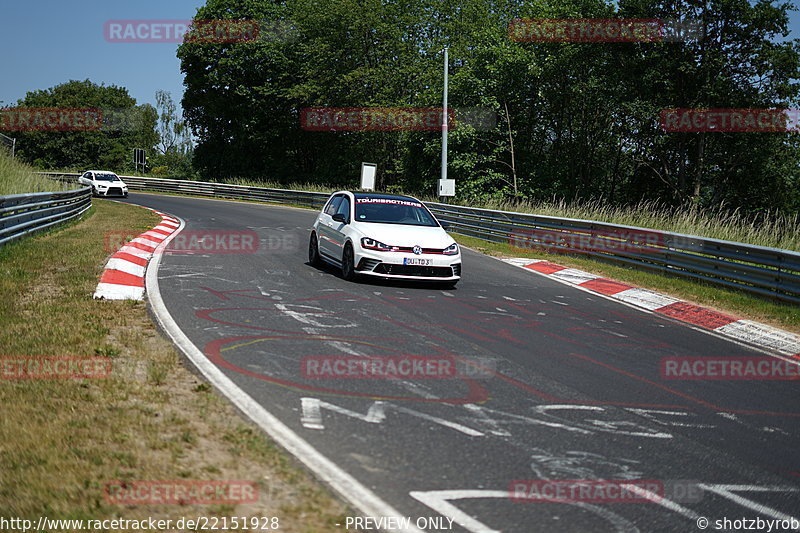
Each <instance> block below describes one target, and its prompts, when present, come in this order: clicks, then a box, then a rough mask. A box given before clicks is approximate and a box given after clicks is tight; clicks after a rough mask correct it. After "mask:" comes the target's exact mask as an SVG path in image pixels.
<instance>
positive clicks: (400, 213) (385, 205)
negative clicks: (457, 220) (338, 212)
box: [355, 198, 439, 226]
mask: <svg viewBox="0 0 800 533" xmlns="http://www.w3.org/2000/svg"><path fill="white" fill-rule="evenodd" d="M355 219H356V220H357V221H358V222H376V223H381V224H407V225H409V226H438V225H439V224H438V223H437V222H436V220H435V219H434V218H433V217H432V216H431V214H430V213H429V212H428V210H427V209H425V206H423V205H422V204H421V203H419V202H417V201H414V200H405V199H402V198H356V215H355Z"/></svg>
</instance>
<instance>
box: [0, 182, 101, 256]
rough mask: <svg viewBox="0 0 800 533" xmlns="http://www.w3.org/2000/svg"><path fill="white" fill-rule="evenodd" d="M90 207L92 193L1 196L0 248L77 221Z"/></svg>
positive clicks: (84, 190)
mask: <svg viewBox="0 0 800 533" xmlns="http://www.w3.org/2000/svg"><path fill="white" fill-rule="evenodd" d="M91 206H92V190H91V188H89V187H81V188H80V189H75V190H72V191H58V192H40V193H32V194H14V195H10V196H0V246H2V245H3V244H6V243H8V242H11V241H13V240H16V239H19V238H22V237H24V236H26V235H30V234H31V233H34V232H37V231H41V230H43V229H47V228H49V227H52V226H55V225H56V224H61V223H62V222H67V221H69V220H72V219H74V218H77V217H79V216H80V215H81V214H83V213H84V212H85V211H86V210H87V209H89V208H90V207H91Z"/></svg>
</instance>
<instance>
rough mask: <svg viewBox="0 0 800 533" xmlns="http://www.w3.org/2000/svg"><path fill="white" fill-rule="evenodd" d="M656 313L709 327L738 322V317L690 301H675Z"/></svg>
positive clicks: (715, 327) (714, 327)
mask: <svg viewBox="0 0 800 533" xmlns="http://www.w3.org/2000/svg"><path fill="white" fill-rule="evenodd" d="M655 312H656V313H661V314H662V315H667V316H670V317H673V318H677V319H679V320H682V321H683V322H688V323H690V324H694V325H695V326H702V327H704V328H707V329H717V328H719V327H722V326H725V325H727V324H730V323H731V322H736V321H737V320H738V319H736V318H734V317H732V316H728V315H725V314H722V313H718V312H717V311H712V310H711V309H706V308H705V307H700V306H697V305H693V304H690V303H688V302H675V303H672V304H669V305H665V306H664V307H660V308H658V309H656V310H655Z"/></svg>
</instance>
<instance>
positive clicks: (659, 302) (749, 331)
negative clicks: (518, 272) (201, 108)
mask: <svg viewBox="0 0 800 533" xmlns="http://www.w3.org/2000/svg"><path fill="white" fill-rule="evenodd" d="M503 261H504V262H506V263H510V264H512V265H515V266H518V267H520V268H524V269H527V270H532V271H534V272H538V273H539V274H543V275H545V276H547V277H551V278H554V279H557V280H559V281H562V282H565V283H568V284H570V285H576V286H578V287H581V288H583V289H586V290H589V291H591V292H595V293H598V294H602V295H604V296H607V297H609V298H611V299H614V300H619V301H621V302H625V303H627V304H630V305H633V306H635V307H641V308H643V309H646V310H648V311H652V312H654V313H659V314H662V315H666V316H669V317H672V318H674V319H677V320H680V321H681V322H686V323H688V324H691V325H693V326H699V327H700V328H703V329H707V330H710V331H713V332H715V333H719V334H721V335H724V336H726V337H731V338H733V339H736V340H738V341H743V342H746V343H748V344H753V345H755V346H758V347H760V348H764V349H767V350H772V351H775V352H778V353H780V354H782V355H788V356H790V357H794V358H796V359H800V336H798V335H795V334H794V333H789V332H788V331H783V330H782V329H778V328H774V327H772V326H767V325H766V324H760V323H758V322H753V321H752V320H741V319H738V318H736V317H733V316H730V315H726V314H723V313H720V312H718V311H714V310H712V309H707V308H705V307H700V306H698V305H694V304H692V303H689V302H685V301H682V300H678V299H677V298H673V297H671V296H667V295H665V294H660V293H657V292H654V291H651V290H647V289H640V288H638V287H633V286H631V285H626V284H625V283H620V282H618V281H614V280H612V279H607V278H603V277H601V276H596V275H594V274H590V273H588V272H584V271H582V270H578V269H575V268H568V267H565V266H562V265H558V264H556V263H551V262H549V261H545V260H543V259H524V258H514V259H503Z"/></svg>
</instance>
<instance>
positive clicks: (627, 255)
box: [45, 173, 800, 304]
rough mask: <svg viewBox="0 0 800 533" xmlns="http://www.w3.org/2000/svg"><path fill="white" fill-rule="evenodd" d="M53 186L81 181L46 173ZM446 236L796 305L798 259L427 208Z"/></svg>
mask: <svg viewBox="0 0 800 533" xmlns="http://www.w3.org/2000/svg"><path fill="white" fill-rule="evenodd" d="M45 174H47V175H49V176H51V177H53V178H56V179H67V180H69V179H77V176H78V174H57V173H45ZM120 177H121V178H122V179H123V180H124V181H125V183H127V184H128V188H129V189H131V190H149V191H156V192H168V193H178V194H188V195H194V196H204V197H209V198H230V199H237V200H252V201H257V202H269V203H277V204H284V205H285V204H290V205H299V206H303V207H309V208H315V209H319V208H321V207H322V206H323V205H324V203H325V201H326V200H327V198H328V196H329V194H327V193H318V192H308V191H293V190H286V189H266V188H262V187H248V186H242V185H228V184H222V183H210V182H198V181H184V180H171V179H161V178H144V177H137V176H120ZM426 205H427V206H428V207H429V208H430V209H431V211H432V212H433V213H434V214H435V215H436V216H437V217H438V218H439V219H440V220H442V221H445V222H448V223H449V224H450V231H452V232H454V233H459V234H462V235H468V236H472V237H478V238H480V239H484V240H488V241H492V242H499V243H505V244H510V245H511V246H512V247H516V248H519V249H521V250H540V251H545V252H550V253H567V254H579V255H585V256H590V257H593V258H595V259H599V260H602V261H606V262H610V263H614V264H618V265H623V266H628V267H633V268H637V269H642V270H646V271H651V272H657V273H662V274H667V275H673V276H679V277H683V278H690V279H694V280H701V281H705V282H708V283H711V284H714V285H719V286H723V287H728V288H733V289H737V290H741V291H744V292H748V293H750V294H756V295H759V296H764V297H767V298H771V299H775V300H781V301H784V302H790V303H794V304H800V253H798V252H793V251H789V250H781V249H777V248H768V247H765V246H756V245H751V244H743V243H738V242H731V241H723V240H718V239H708V238H704V237H698V236H695V235H683V234H680V233H671V232H665V231H659V230H652V229H647V228H638V227H633V226H620V225H615V224H608V223H604V222H596V221H592V220H578V219H568V218H557V217H548V216H541V215H534V214H527V213H515V212H507V211H495V210H490V209H481V208H477V207H464V206H456V205H448V204H441V203H435V202H426Z"/></svg>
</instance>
